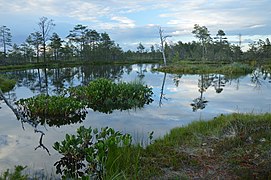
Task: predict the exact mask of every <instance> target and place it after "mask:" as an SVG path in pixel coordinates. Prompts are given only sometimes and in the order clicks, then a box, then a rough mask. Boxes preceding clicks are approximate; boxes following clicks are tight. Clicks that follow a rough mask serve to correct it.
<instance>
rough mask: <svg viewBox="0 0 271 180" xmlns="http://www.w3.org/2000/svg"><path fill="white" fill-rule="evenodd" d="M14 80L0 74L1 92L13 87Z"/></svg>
mask: <svg viewBox="0 0 271 180" xmlns="http://www.w3.org/2000/svg"><path fill="white" fill-rule="evenodd" d="M15 84H16V81H15V80H13V79H8V78H7V77H4V76H1V75H0V89H1V90H2V91H3V92H8V91H10V90H12V89H13V88H14V86H15Z"/></svg>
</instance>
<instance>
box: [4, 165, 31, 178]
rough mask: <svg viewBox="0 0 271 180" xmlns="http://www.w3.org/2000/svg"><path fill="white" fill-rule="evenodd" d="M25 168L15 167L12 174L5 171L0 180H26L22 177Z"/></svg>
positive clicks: (24, 176) (25, 176)
mask: <svg viewBox="0 0 271 180" xmlns="http://www.w3.org/2000/svg"><path fill="white" fill-rule="evenodd" d="M25 168H26V166H25V167H23V166H15V170H14V172H10V171H9V169H8V170H6V171H5V172H4V173H3V174H2V175H1V176H0V180H27V179H28V176H27V175H22V171H23V170H24V169H25Z"/></svg>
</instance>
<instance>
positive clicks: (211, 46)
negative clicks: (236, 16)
mask: <svg viewBox="0 0 271 180" xmlns="http://www.w3.org/2000/svg"><path fill="white" fill-rule="evenodd" d="M54 26H55V24H54V23H53V20H52V19H48V18H47V17H41V18H40V21H39V23H38V27H39V30H38V31H35V32H32V33H30V34H29V35H28V36H27V38H26V40H25V41H24V42H23V43H22V44H20V45H17V44H12V35H11V32H10V29H9V28H8V27H6V26H1V27H0V45H1V46H0V47H1V48H2V49H1V51H0V64H23V63H36V62H49V61H64V60H66V61H70V60H82V61H129V60H142V61H143V60H144V61H161V60H162V54H161V48H160V47H159V45H151V47H150V48H149V50H148V49H147V48H145V47H144V46H143V45H142V43H139V44H138V47H137V50H136V51H132V50H128V51H123V50H122V48H121V47H120V46H119V45H118V44H116V43H115V42H114V41H113V40H111V38H110V36H109V35H108V34H107V33H106V32H103V33H99V32H97V31H96V30H93V29H90V28H88V27H87V26H84V25H81V24H77V25H75V26H74V28H73V29H72V30H70V32H69V34H68V35H67V36H66V38H65V40H64V39H62V38H61V37H60V36H59V35H58V34H57V33H56V32H53V27H54ZM192 34H193V35H194V36H195V37H196V38H197V39H198V41H192V42H188V43H183V42H182V41H178V42H177V43H172V44H169V43H165V47H164V50H165V54H166V57H167V59H168V60H169V61H174V62H176V61H180V60H212V61H217V62H219V61H229V62H232V61H238V60H263V59H270V58H271V44H270V41H269V39H268V38H267V39H266V40H261V39H259V41H257V42H253V43H250V44H249V49H248V50H247V51H246V52H244V51H242V49H241V47H240V45H239V46H238V45H234V44H230V43H229V42H228V39H227V36H226V34H225V32H224V31H223V30H221V29H220V30H218V32H217V34H216V35H215V36H214V37H211V35H210V33H209V30H208V28H207V27H205V26H200V25H198V24H195V25H194V29H193V31H192Z"/></svg>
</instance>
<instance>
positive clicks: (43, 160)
mask: <svg viewBox="0 0 271 180" xmlns="http://www.w3.org/2000/svg"><path fill="white" fill-rule="evenodd" d="M120 69H121V68H120ZM131 70H132V71H131ZM72 71H73V72H75V73H74V77H71V78H70V79H68V80H67V79H63V80H62V82H63V86H64V87H69V86H71V85H72V86H77V85H80V84H82V81H83V80H84V79H85V78H86V79H87V78H89V79H93V77H84V76H82V75H81V74H80V73H79V72H81V71H82V70H79V71H78V73H76V72H77V71H76V68H74V69H73V70H72ZM33 72H37V70H34V71H33ZM108 72H112V71H110V70H108ZM115 73H116V74H114V76H116V77H118V80H116V81H127V82H130V81H134V80H139V79H141V80H142V82H144V83H145V84H147V85H148V86H151V87H152V88H153V92H154V95H153V99H154V101H153V103H152V104H150V105H146V106H145V108H143V109H136V110H129V111H123V112H120V111H114V112H113V113H112V114H103V113H99V112H93V111H92V110H89V113H88V115H87V118H86V119H85V120H84V121H83V123H82V124H73V125H65V126H62V127H60V128H57V127H47V126H43V127H39V128H40V129H42V130H44V132H45V133H46V135H45V137H44V144H45V145H47V147H48V148H49V150H50V152H51V154H52V155H51V156H48V154H47V153H46V151H43V150H41V149H38V150H36V151H35V150H34V148H35V147H36V146H38V141H39V135H38V134H35V133H34V132H33V128H32V127H31V126H28V125H25V130H23V129H22V126H21V123H20V122H18V121H17V120H16V117H15V116H14V114H13V113H12V111H11V110H10V109H9V108H8V107H7V106H6V105H5V104H4V103H3V102H1V104H0V106H1V107H2V109H0V112H1V113H0V121H1V126H0V170H2V169H6V168H10V167H12V166H13V165H18V164H22V165H28V166H29V167H34V168H35V169H44V168H45V169H46V170H47V171H49V172H50V171H51V168H52V166H53V164H54V162H55V161H56V159H57V158H59V155H58V154H57V153H56V152H55V151H54V150H53V149H52V147H51V146H52V144H53V143H54V142H55V141H59V140H62V139H63V138H64V135H65V134H66V133H72V134H74V133H75V130H76V128H78V127H79V126H81V125H84V126H87V127H88V126H92V127H98V128H99V127H104V126H109V127H113V128H115V129H117V130H120V131H122V132H125V133H126V132H127V133H131V134H132V135H133V136H134V137H135V138H134V139H135V140H136V141H141V140H142V139H144V138H145V137H147V136H148V132H151V131H154V135H155V137H156V138H157V137H160V136H163V135H164V134H166V133H167V132H169V131H170V129H172V128H174V127H177V126H182V125H186V124H188V123H189V122H191V121H194V120H208V119H210V118H212V117H214V116H218V115H220V114H227V113H232V112H246V113H252V112H254V113H262V112H270V111H271V93H270V86H271V84H270V83H269V82H268V80H266V81H262V85H261V86H260V87H259V86H256V84H255V83H252V82H251V77H250V75H248V76H243V77H240V78H239V79H229V80H228V81H227V83H226V84H225V87H223V90H222V91H221V93H216V91H215V88H214V86H213V85H209V87H208V88H207V89H206V90H205V91H204V92H203V93H202V97H203V98H205V100H207V101H208V102H207V103H206V104H207V105H206V107H205V108H204V109H198V110H196V111H195V112H193V111H192V107H191V103H192V102H193V100H194V99H196V98H198V97H200V96H201V94H200V91H199V80H200V78H201V76H200V75H181V76H178V77H177V76H176V75H173V74H167V75H166V80H165V86H164V91H163V93H164V96H163V99H162V101H161V102H162V105H161V106H159V102H160V93H161V88H162V84H163V79H164V75H165V74H164V73H158V72H151V65H141V66H138V65H133V66H132V67H130V66H127V67H124V70H123V72H122V73H118V72H115ZM88 74H92V75H93V74H96V75H97V74H98V73H97V72H88ZM41 75H42V73H41ZM105 75H106V74H105ZM107 75H108V74H107ZM42 78H44V77H42ZM52 79H53V78H52V77H51V76H49V77H48V84H49V88H48V89H49V91H50V92H49V93H50V94H53V93H52V91H53V90H54V89H55V86H53V83H52V82H53V80H52ZM174 79H175V81H174ZM176 80H177V83H176ZM28 81H29V82H28ZM24 82H27V83H30V80H28V79H27V77H24ZM36 82H37V80H36ZM27 83H25V84H27ZM176 84H178V86H176ZM33 87H35V88H36V89H35V90H33V89H31V88H29V87H27V86H26V85H23V84H20V85H19V86H17V87H16V88H15V90H14V91H11V92H10V93H7V94H6V97H8V98H10V99H17V100H18V99H20V98H27V97H31V96H33V95H36V94H38V93H39V88H40V87H38V86H36V85H35V86H34V85H33ZM30 89H31V90H30Z"/></svg>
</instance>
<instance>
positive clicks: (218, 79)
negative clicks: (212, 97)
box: [212, 74, 229, 93]
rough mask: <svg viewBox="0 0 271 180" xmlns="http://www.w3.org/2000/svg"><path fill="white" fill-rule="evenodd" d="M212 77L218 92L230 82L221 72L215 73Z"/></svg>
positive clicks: (213, 84)
mask: <svg viewBox="0 0 271 180" xmlns="http://www.w3.org/2000/svg"><path fill="white" fill-rule="evenodd" d="M212 79H213V80H212V86H214V88H215V91H216V93H221V92H222V91H223V88H224V87H225V85H226V83H227V82H229V80H228V79H226V78H225V76H223V75H220V74H218V75H217V74H216V75H214V76H213V77H212Z"/></svg>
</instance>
